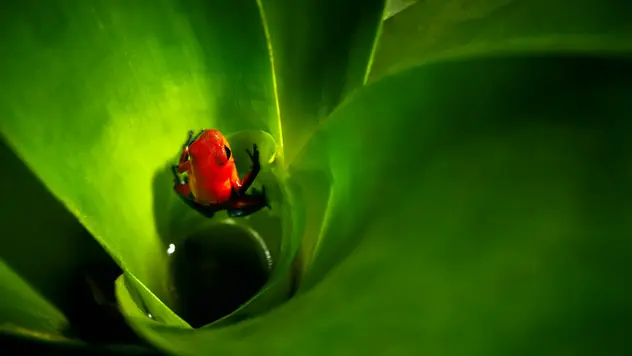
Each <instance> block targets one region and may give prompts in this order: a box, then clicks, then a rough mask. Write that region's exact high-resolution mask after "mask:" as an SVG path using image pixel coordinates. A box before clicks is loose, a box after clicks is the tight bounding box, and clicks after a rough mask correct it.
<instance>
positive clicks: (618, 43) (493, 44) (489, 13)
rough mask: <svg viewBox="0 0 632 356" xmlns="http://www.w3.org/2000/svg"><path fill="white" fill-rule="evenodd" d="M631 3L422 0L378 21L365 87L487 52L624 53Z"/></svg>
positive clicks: (631, 29)
mask: <svg viewBox="0 0 632 356" xmlns="http://www.w3.org/2000/svg"><path fill="white" fill-rule="evenodd" d="M631 4H632V3H630V2H627V1H618V0H605V1H601V0H577V1H572V2H569V1H549V0H451V1H445V0H425V1H419V2H417V3H416V4H414V5H412V6H410V7H408V8H407V9H405V10H404V11H402V12H400V13H398V14H397V15H396V16H394V17H392V18H390V19H388V20H387V21H385V23H384V25H383V31H382V37H381V39H380V42H379V45H378V48H377V51H376V54H375V61H374V64H373V67H372V69H371V75H370V80H375V79H377V78H379V77H382V76H384V75H386V74H389V73H393V72H397V71H400V70H403V69H406V68H409V67H411V66H415V65H417V64H419V63H420V62H425V61H428V60H432V59H436V58H444V57H458V56H462V55H464V54H470V55H471V54H484V53H492V52H504V53H507V52H523V53H524V52H542V51H573V52H577V51H579V52H589V51H593V52H614V53H616V52H625V51H629V50H631V49H632V25H631V23H630V21H629V15H628V14H630V12H631V11H632V7H631V6H632V5H631Z"/></svg>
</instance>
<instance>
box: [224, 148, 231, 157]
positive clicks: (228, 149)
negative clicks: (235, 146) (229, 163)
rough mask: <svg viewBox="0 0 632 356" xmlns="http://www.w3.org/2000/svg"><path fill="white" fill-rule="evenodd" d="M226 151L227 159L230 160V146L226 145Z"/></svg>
mask: <svg viewBox="0 0 632 356" xmlns="http://www.w3.org/2000/svg"><path fill="white" fill-rule="evenodd" d="M224 152H226V159H227V160H229V159H230V148H228V146H226V145H224Z"/></svg>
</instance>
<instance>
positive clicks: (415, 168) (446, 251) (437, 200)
mask: <svg viewBox="0 0 632 356" xmlns="http://www.w3.org/2000/svg"><path fill="white" fill-rule="evenodd" d="M630 69H632V60H626V59H605V58H598V57H592V58H591V57H569V56H546V57H543V56H540V57H537V56H529V57H507V58H479V59H469V60H466V59H464V60H460V61H450V62H445V63H435V64H432V65H424V66H421V67H418V68H415V69H412V70H409V71H406V72H402V73H400V74H398V75H396V76H392V77H389V78H385V79H383V80H381V81H378V82H376V83H375V84H373V85H371V86H369V87H366V88H365V89H364V90H361V91H360V92H358V93H357V94H356V95H354V96H353V98H351V99H350V100H349V101H348V102H347V103H346V104H345V105H343V106H341V107H340V108H339V109H338V110H336V111H335V112H334V113H333V115H332V117H331V118H330V120H329V121H328V122H327V124H326V125H325V126H324V127H323V128H322V130H321V131H319V132H318V133H317V134H316V135H315V136H314V139H313V140H312V141H311V143H310V144H309V145H308V146H307V147H306V151H305V154H304V155H302V156H300V157H297V160H296V161H295V163H294V164H293V171H292V174H295V172H300V171H301V170H303V169H306V170H307V171H308V172H311V171H312V170H316V169H318V164H320V165H321V168H320V169H322V170H328V171H329V176H330V177H331V179H332V189H331V192H329V193H327V192H326V191H320V192H319V193H320V194H322V195H325V196H330V197H331V202H330V204H329V208H328V209H329V211H328V215H329V216H330V219H329V223H328V224H327V225H326V228H325V230H324V233H323V240H322V242H321V244H320V248H319V253H318V255H317V258H316V260H315V261H314V263H313V265H312V266H311V269H310V270H308V273H309V275H308V279H307V281H306V284H304V285H303V287H302V288H303V293H301V294H300V295H299V296H297V297H295V298H294V299H293V300H291V301H289V302H288V303H286V304H285V305H283V306H282V307H280V308H278V309H276V310H274V311H272V312H270V313H268V314H267V315H264V316H262V317H259V318H255V319H251V320H248V321H244V322H242V323H239V324H236V325H232V326H228V327H225V328H221V329H201V330H198V331H197V332H190V331H187V330H183V329H176V328H168V327H165V326H163V325H160V324H159V323H155V322H152V321H150V320H148V319H146V318H144V319H142V318H134V317H133V316H130V318H129V319H128V320H129V322H130V323H131V324H132V326H133V327H134V328H135V329H136V330H137V331H138V332H139V333H141V334H142V335H144V336H145V337H146V338H147V339H148V340H150V341H151V342H152V343H154V344H155V345H158V346H159V347H161V348H163V349H164V350H166V351H168V352H171V353H173V354H178V355H202V354H231V355H242V354H243V355H250V354H254V353H256V354H260V355H296V354H298V353H300V354H301V355H323V354H327V355H348V354H350V353H357V354H369V353H373V354H402V355H417V354H441V355H474V354H477V355H478V354H486V355H494V354H499V355H532V354H534V353H538V354H550V355H559V354H574V355H595V354H603V353H609V354H627V353H629V352H630V351H632V349H631V348H630V344H629V343H628V342H627V334H626V333H625V332H624V326H625V325H627V323H628V320H629V317H630V316H631V315H632V308H630V305H631V304H630V302H631V301H632V289H631V288H630V286H629V284H628V283H626V282H625V281H627V279H628V276H627V270H628V269H629V261H630V259H631V258H632V252H631V251H632V249H631V248H630V247H632V246H631V243H630V240H629V238H628V236H629V235H630V234H631V233H632V224H630V222H629V218H628V217H629V215H630V213H632V203H630V202H632V189H630V187H629V181H630V179H632V159H631V158H630V157H632V145H631V144H630V142H632V140H630V132H632V130H631V129H632V124H631V123H630V122H629V120H628V118H629V117H630V115H631V114H632V112H631V111H632V110H631V107H630V105H628V99H629V98H630V95H632V84H631V83H632V77H631V76H630V74H629V73H632V71H631V70H630ZM477 73H484V80H479V81H473V80H469V81H464V80H463V78H471V77H472V76H473V75H477ZM359 120H362V123H363V124H361V125H360V124H358V121H359ZM291 179H293V178H291ZM297 199H301V195H298V196H297ZM334 267H335V268H334ZM120 282H121V281H120V280H119V283H120ZM316 282H319V283H316ZM118 287H121V285H120V284H119V286H118ZM123 287H124V286H123ZM123 287H121V288H117V296H118V298H119V301H120V302H121V303H126V301H128V300H129V297H128V296H127V294H128V292H127V289H126V288H123ZM481 321H484V325H483V324H481Z"/></svg>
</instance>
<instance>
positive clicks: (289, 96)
mask: <svg viewBox="0 0 632 356" xmlns="http://www.w3.org/2000/svg"><path fill="white" fill-rule="evenodd" d="M257 2H258V3H259V5H260V6H261V9H262V16H263V19H264V21H265V24H266V35H267V36H268V39H269V46H270V54H271V58H272V59H273V71H274V75H275V88H276V93H277V105H278V107H279V109H278V110H279V119H280V124H281V126H282V128H283V132H284V135H283V147H284V157H285V162H286V163H287V164H289V163H290V162H291V161H292V160H293V159H294V157H295V156H296V154H298V152H299V151H300V150H301V148H302V147H303V145H304V144H305V143H306V142H307V140H308V139H309V137H310V135H311V134H312V132H313V131H314V130H315V129H316V128H317V127H318V125H319V124H320V123H321V122H322V121H324V120H325V119H326V118H327V116H328V115H329V114H330V113H331V111H332V110H333V109H334V108H335V107H336V106H337V105H338V104H339V103H340V102H341V101H342V100H343V99H344V98H345V97H346V95H348V94H349V93H350V92H351V91H353V90H355V89H356V88H358V87H360V86H362V85H363V84H364V82H365V81H366V78H367V75H368V69H369V67H370V63H371V61H372V57H373V51H374V48H375V46H376V44H377V43H376V40H377V34H378V32H379V28H380V27H381V23H382V21H381V20H382V16H383V12H384V6H385V1H384V0H367V1H363V2H362V3H361V5H360V6H359V5H358V3H355V2H352V1H337V0H310V1H305V0H292V1H288V0H257Z"/></svg>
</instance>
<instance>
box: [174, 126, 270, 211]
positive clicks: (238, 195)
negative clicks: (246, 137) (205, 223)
mask: <svg viewBox="0 0 632 356" xmlns="http://www.w3.org/2000/svg"><path fill="white" fill-rule="evenodd" d="M246 152H247V153H248V156H250V160H251V162H252V167H251V169H250V172H248V173H247V174H246V176H245V177H244V178H243V179H239V175H238V173H237V168H236V167H235V159H234V157H233V155H232V151H231V150H230V145H229V144H228V141H226V138H225V137H224V135H222V134H221V133H220V132H219V131H218V130H212V129H205V130H202V131H201V132H200V133H198V134H197V135H196V136H193V131H192V130H191V131H189V136H188V138H187V141H186V142H185V143H184V146H183V147H182V153H181V154H180V159H179V161H178V164H177V165H175V166H173V167H172V170H173V176H174V179H175V182H174V187H173V188H174V190H175V191H176V193H177V194H178V195H179V196H180V197H181V198H182V200H183V201H184V202H185V203H186V204H187V205H189V206H190V207H191V208H193V209H195V210H197V211H198V212H199V213H200V214H202V215H204V216H206V217H208V218H210V217H212V216H213V215H214V214H215V213H216V212H218V211H220V210H226V211H227V212H228V215H229V216H230V217H243V216H246V215H250V214H252V213H255V212H257V211H259V210H261V209H262V208H264V207H268V208H270V205H269V204H268V200H267V198H266V194H265V187H263V188H262V189H261V191H259V190H257V189H254V188H253V189H252V192H251V193H250V194H246V191H247V190H248V188H250V186H251V185H252V183H253V182H254V180H255V178H256V177H257V174H259V170H260V169H261V164H260V162H259V150H258V149H257V145H256V144H255V145H252V153H251V152H250V151H249V150H246ZM184 173H186V175H185V176H184V177H181V176H180V175H182V174H184Z"/></svg>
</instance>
